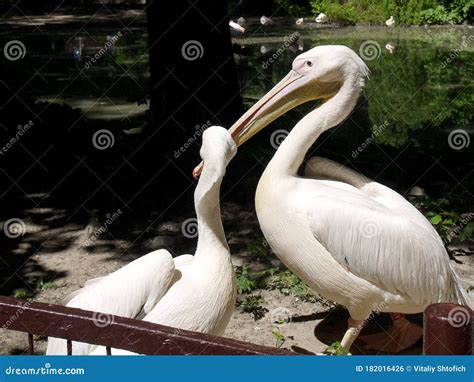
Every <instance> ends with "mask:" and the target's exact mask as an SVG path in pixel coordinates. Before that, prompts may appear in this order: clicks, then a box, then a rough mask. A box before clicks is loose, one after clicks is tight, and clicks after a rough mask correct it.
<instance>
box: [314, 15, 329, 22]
mask: <svg viewBox="0 0 474 382" xmlns="http://www.w3.org/2000/svg"><path fill="white" fill-rule="evenodd" d="M315 21H316V22H317V23H320V24H324V23H327V22H328V17H327V15H326V14H325V13H322V12H321V13H320V14H319V15H318V17H316V20H315Z"/></svg>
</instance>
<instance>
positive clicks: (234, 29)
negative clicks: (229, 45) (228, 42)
mask: <svg viewBox="0 0 474 382" xmlns="http://www.w3.org/2000/svg"><path fill="white" fill-rule="evenodd" d="M229 27H230V33H231V35H242V34H244V33H245V28H244V27H242V26H240V25H239V24H237V23H236V22H234V21H232V20H230V21H229Z"/></svg>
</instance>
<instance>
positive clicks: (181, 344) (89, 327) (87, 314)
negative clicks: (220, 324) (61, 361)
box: [0, 296, 296, 355]
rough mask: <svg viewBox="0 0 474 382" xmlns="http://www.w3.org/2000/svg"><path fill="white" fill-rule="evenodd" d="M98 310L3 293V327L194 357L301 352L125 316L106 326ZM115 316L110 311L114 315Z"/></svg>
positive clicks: (0, 320)
mask: <svg viewBox="0 0 474 382" xmlns="http://www.w3.org/2000/svg"><path fill="white" fill-rule="evenodd" d="M103 316H107V315H106V314H103V315H102V316H101V315H100V314H98V313H97V312H91V311H87V310H81V309H75V308H69V307H65V306H60V305H53V304H45V303H41V302H32V303H31V302H25V301H22V300H17V299H14V298H11V297H3V296H0V327H3V328H4V329H10V330H17V331H21V332H26V333H29V334H31V335H33V334H34V335H46V336H48V337H57V338H63V339H66V340H69V341H68V353H69V352H70V350H72V349H70V346H72V343H71V341H79V342H85V343H89V344H95V345H101V346H106V347H110V348H117V349H125V350H129V351H132V352H135V353H140V354H189V355H197V354H203V355H213V354H219V355H224V354H233V355H238V354H241V355H296V353H293V352H290V351H287V350H283V349H277V348H272V347H267V346H261V345H255V344H251V343H248V342H243V341H238V340H233V339H229V338H223V337H215V336H211V335H208V334H203V333H197V332H192V331H188V330H181V329H176V328H171V327H168V326H163V325H157V324H153V323H151V322H146V321H139V320H133V319H130V318H124V317H111V319H110V322H107V323H106V325H104V323H103V322H98V321H97V319H96V317H103ZM108 316H110V315H108Z"/></svg>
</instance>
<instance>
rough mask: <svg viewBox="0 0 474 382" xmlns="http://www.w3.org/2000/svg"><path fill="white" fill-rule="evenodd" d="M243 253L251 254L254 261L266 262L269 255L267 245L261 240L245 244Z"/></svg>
mask: <svg viewBox="0 0 474 382" xmlns="http://www.w3.org/2000/svg"><path fill="white" fill-rule="evenodd" d="M245 251H246V252H248V253H249V254H251V255H252V256H253V257H254V258H255V259H256V260H261V261H264V260H266V259H267V257H268V255H269V254H270V253H269V247H268V244H267V242H266V241H265V239H263V238H261V239H257V240H254V241H251V242H250V243H247V246H246V248H245Z"/></svg>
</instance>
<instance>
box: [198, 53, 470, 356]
mask: <svg viewBox="0 0 474 382" xmlns="http://www.w3.org/2000/svg"><path fill="white" fill-rule="evenodd" d="M368 74H369V70H368V68H367V66H366V65H365V63H364V62H363V61H362V60H361V59H360V58H359V57H358V56H357V54H355V53H354V52H353V51H352V50H351V49H349V48H347V47H345V46H319V47H316V48H313V49H311V50H309V51H308V52H306V53H303V54H301V55H299V56H298V57H297V58H296V59H295V60H294V61H293V68H292V70H291V71H290V72H289V73H288V75H286V76H285V77H284V78H283V79H282V80H281V81H280V82H279V83H278V84H277V85H276V86H275V87H274V88H273V89H272V90H270V92H269V93H268V94H266V95H265V96H264V97H263V98H262V99H260V100H259V101H258V102H257V103H256V104H255V105H254V106H253V107H251V108H250V109H249V110H248V111H247V112H246V113H245V114H244V115H243V116H242V117H241V118H240V119H239V120H238V121H237V122H236V123H235V124H234V125H233V126H232V127H231V129H230V131H231V133H232V135H233V137H234V139H235V140H236V142H237V144H238V145H240V144H242V143H244V142H245V141H247V140H248V139H249V138H251V137H252V136H253V135H254V134H255V133H257V132H258V131H260V130H261V129H263V128H264V127H265V126H267V125H268V124H269V123H270V122H272V121H273V120H275V119H276V118H278V117H279V116H280V115H282V114H284V113H285V112H287V111H288V110H290V109H292V108H294V107H296V106H298V105H300V104H302V103H304V102H307V101H310V100H315V99H322V100H324V101H325V102H324V103H323V104H322V105H321V106H320V107H318V108H316V109H315V110H312V111H311V112H310V113H308V114H307V115H306V116H305V117H303V119H301V120H300V121H299V122H298V123H297V124H296V126H295V127H294V128H293V130H292V131H291V132H290V134H289V135H288V136H287V137H286V139H285V140H284V141H283V143H282V144H281V145H280V147H279V148H278V150H277V152H276V153H275V155H274V157H273V158H272V160H271V161H270V163H269V164H268V166H267V168H266V169H265V171H264V173H263V175H262V177H261V179H260V181H259V183H258V187H257V192H256V196H255V206H256V211H257V216H258V220H259V222H260V226H261V229H262V231H263V234H264V235H265V237H266V239H267V241H268V243H269V244H270V246H271V248H272V250H273V251H274V253H275V254H276V255H277V256H278V257H279V258H280V260H281V261H282V262H283V263H284V264H285V265H286V266H287V267H288V268H289V269H290V270H292V271H293V272H294V273H296V274H297V275H298V276H300V277H301V278H302V279H303V280H304V281H305V282H306V283H307V284H308V285H309V286H310V287H311V288H312V289H314V290H315V291H316V292H318V293H320V294H321V295H322V296H324V297H326V298H328V299H331V300H334V301H336V302H337V303H339V304H341V305H344V306H345V307H346V308H347V309H348V310H349V313H350V316H351V318H350V319H349V327H348V330H347V332H346V333H345V335H344V337H343V339H342V341H341V344H342V345H343V346H344V347H346V348H347V349H349V348H350V346H351V344H352V343H353V341H354V340H355V339H356V337H357V335H358V333H359V332H360V329H361V328H362V327H363V325H364V323H365V322H366V320H367V319H368V317H369V316H370V315H371V312H372V311H374V310H375V311H380V312H400V313H417V312H422V311H423V309H424V308H425V307H426V306H427V305H428V304H430V303H435V302H455V303H460V304H466V305H467V301H468V300H467V295H466V294H465V292H464V291H463V289H462V287H461V286H460V284H459V281H458V278H457V276H456V274H455V272H454V271H453V269H452V268H451V265H450V263H449V257H448V255H447V253H446V250H445V248H444V246H443V243H442V241H441V239H440V237H439V236H438V234H437V232H436V231H435V230H434V229H433V227H432V226H431V224H430V223H429V222H428V221H427V220H426V219H425V217H424V216H423V215H422V214H421V213H420V212H419V211H418V210H417V209H416V208H415V207H414V206H413V205H411V204H410V203H409V202H407V201H406V200H405V199H404V198H403V197H402V196H401V195H399V194H398V193H396V192H395V191H393V190H391V189H390V188H388V187H385V186H383V185H381V184H379V183H376V182H374V181H371V180H370V179H368V178H366V177H364V176H363V175H361V174H359V173H357V172H355V171H353V170H351V169H349V168H346V167H344V166H342V165H340V164H338V163H335V162H332V161H330V160H327V159H323V158H312V159H310V160H309V162H308V164H307V166H306V177H301V176H299V175H298V169H299V167H300V166H301V164H302V163H303V160H304V157H305V154H306V153H307V151H308V150H309V148H310V147H311V145H312V144H313V143H314V142H315V141H316V140H317V139H318V137H319V136H320V134H321V133H322V132H324V131H326V130H328V129H330V128H332V127H334V126H336V125H338V124H339V123H341V122H342V121H343V120H344V119H345V118H346V117H347V116H348V115H349V113H350V112H351V111H352V110H353V108H354V107H355V105H356V101H357V99H358V97H359V94H360V92H361V89H362V87H363V84H364V80H365V78H366V77H367V76H368ZM200 168H201V167H200V166H198V167H197V168H196V169H195V170H194V174H195V176H197V175H198V174H199V171H200ZM393 316H394V317H393V318H398V319H397V320H395V321H396V322H395V321H394V325H393V327H392V328H391V329H390V330H389V332H388V335H390V336H391V337H393V340H394V343H393V344H389V345H387V338H382V339H381V340H382V341H385V342H384V345H381V346H377V345H375V344H373V345H374V347H378V348H379V349H380V348H381V347H384V346H385V345H386V346H385V347H384V349H383V350H385V351H399V350H401V349H403V348H406V347H409V346H410V345H412V344H413V343H414V342H416V341H417V340H418V339H419V336H420V335H421V331H420V330H419V329H418V327H417V326H415V325H413V324H410V323H409V322H408V321H407V320H406V318H404V316H403V315H400V314H398V315H395V314H394V315H393ZM401 328H403V330H401Z"/></svg>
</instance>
